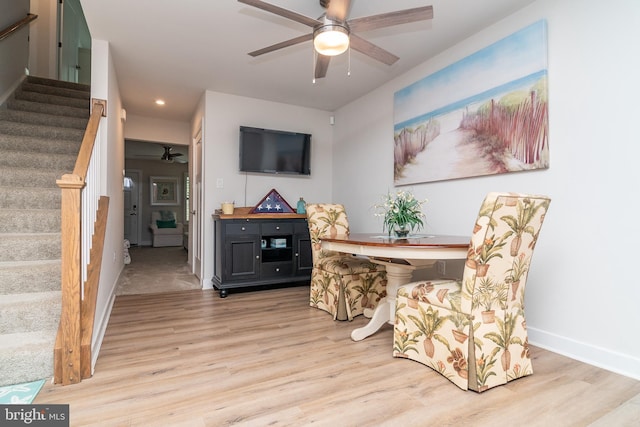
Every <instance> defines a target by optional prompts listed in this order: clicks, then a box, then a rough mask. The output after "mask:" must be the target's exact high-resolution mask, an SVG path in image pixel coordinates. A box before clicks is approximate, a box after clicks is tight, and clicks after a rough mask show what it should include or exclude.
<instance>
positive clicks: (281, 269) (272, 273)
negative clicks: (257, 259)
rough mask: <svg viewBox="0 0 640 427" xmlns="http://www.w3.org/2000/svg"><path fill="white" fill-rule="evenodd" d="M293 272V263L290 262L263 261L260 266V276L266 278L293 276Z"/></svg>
mask: <svg viewBox="0 0 640 427" xmlns="http://www.w3.org/2000/svg"><path fill="white" fill-rule="evenodd" d="M292 272H293V264H291V261H289V262H263V263H262V267H260V277H261V278H263V279H266V278H268V277H285V276H291V273H292Z"/></svg>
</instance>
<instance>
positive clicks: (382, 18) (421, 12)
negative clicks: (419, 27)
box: [332, 0, 433, 31]
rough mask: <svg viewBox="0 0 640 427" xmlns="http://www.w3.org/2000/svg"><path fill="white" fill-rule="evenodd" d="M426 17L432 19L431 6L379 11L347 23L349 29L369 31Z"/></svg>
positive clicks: (422, 19)
mask: <svg viewBox="0 0 640 427" xmlns="http://www.w3.org/2000/svg"><path fill="white" fill-rule="evenodd" d="M332 1H333V0H332ZM427 19H433V6H424V7H416V8H413V9H405V10H398V11H396V12H389V13H381V14H380V15H372V16H364V17H362V18H354V19H350V20H349V21H348V23H349V28H350V29H351V31H370V30H375V29H378V28H384V27H390V26H392V25H400V24H408V23H410V22H417V21H424V20H427Z"/></svg>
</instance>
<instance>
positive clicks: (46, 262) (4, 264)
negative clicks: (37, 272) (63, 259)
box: [0, 259, 60, 270]
mask: <svg viewBox="0 0 640 427" xmlns="http://www.w3.org/2000/svg"><path fill="white" fill-rule="evenodd" d="M56 264H60V260H59V259H57V260H56V259H43V260H36V261H0V270H2V269H3V268H14V267H22V268H29V267H34V266H37V265H56Z"/></svg>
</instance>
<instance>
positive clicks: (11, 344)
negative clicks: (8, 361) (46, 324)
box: [0, 330, 56, 351]
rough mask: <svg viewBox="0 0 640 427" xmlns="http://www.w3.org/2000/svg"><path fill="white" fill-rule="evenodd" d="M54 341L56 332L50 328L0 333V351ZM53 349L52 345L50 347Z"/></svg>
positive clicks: (41, 344)
mask: <svg viewBox="0 0 640 427" xmlns="http://www.w3.org/2000/svg"><path fill="white" fill-rule="evenodd" d="M55 341H56V334H55V333H52V331H50V330H43V331H31V332H19V333H15V334H2V335H0V351H3V350H4V351H7V350H15V349H17V348H25V347H27V348H28V347H36V346H37V347H41V346H43V345H47V344H52V343H55ZM51 350H52V351H53V346H52V347H51Z"/></svg>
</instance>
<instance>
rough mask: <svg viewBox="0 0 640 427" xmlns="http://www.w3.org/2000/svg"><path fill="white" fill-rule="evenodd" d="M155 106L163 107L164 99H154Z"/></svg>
mask: <svg viewBox="0 0 640 427" xmlns="http://www.w3.org/2000/svg"><path fill="white" fill-rule="evenodd" d="M156 104H157V105H164V99H156Z"/></svg>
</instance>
